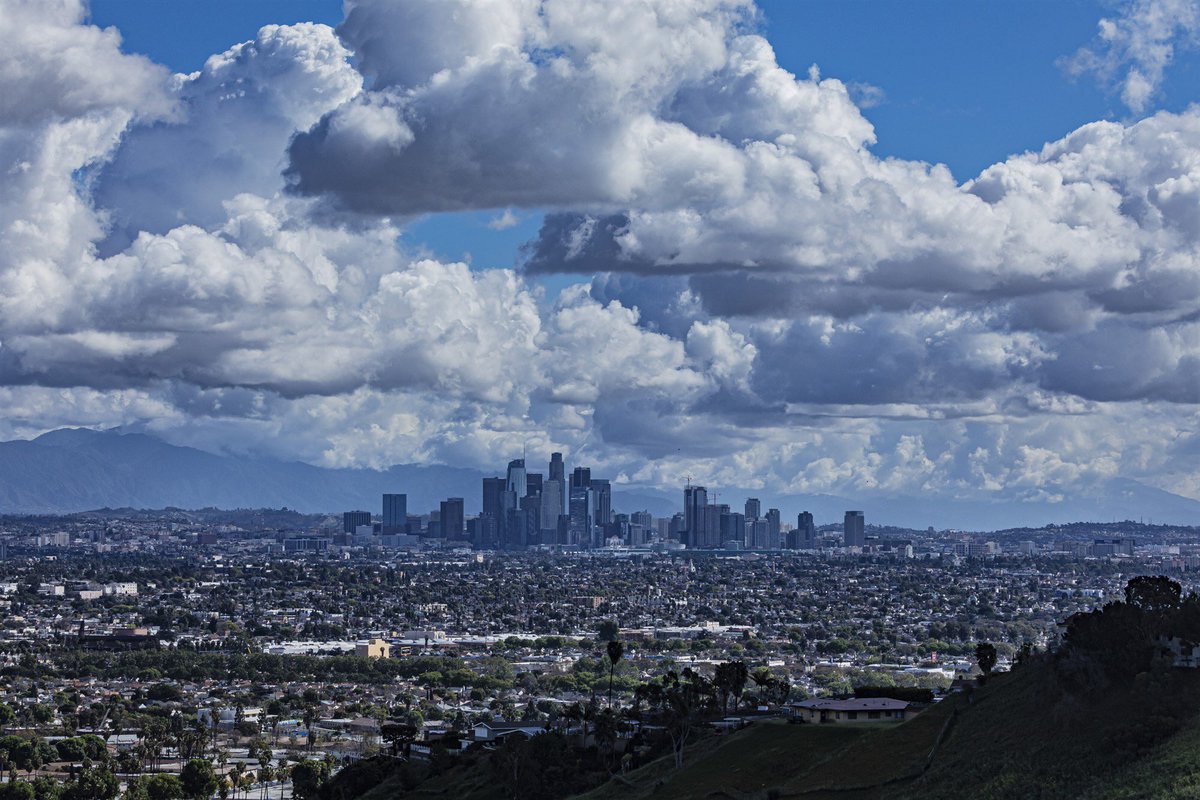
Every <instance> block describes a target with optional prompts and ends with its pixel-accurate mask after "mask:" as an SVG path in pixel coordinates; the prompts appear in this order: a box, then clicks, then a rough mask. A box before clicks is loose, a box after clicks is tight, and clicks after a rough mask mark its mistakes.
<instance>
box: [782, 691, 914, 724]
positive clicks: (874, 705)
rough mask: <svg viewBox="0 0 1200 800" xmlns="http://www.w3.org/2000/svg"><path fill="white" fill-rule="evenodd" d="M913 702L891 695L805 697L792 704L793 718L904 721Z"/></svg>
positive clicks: (837, 720) (803, 720) (835, 720)
mask: <svg viewBox="0 0 1200 800" xmlns="http://www.w3.org/2000/svg"><path fill="white" fill-rule="evenodd" d="M910 705H911V704H910V703H909V702H908V701H906V700H893V699H892V698H890V697H861V698H853V699H850V700H830V699H817V700H801V701H800V702H798V703H792V705H791V709H792V718H793V719H798V720H800V721H802V722H816V723H822V722H825V723H830V722H833V723H846V722H903V721H904V720H905V719H906V718H907V717H909V716H911V712H910Z"/></svg>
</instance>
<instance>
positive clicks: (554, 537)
mask: <svg viewBox="0 0 1200 800" xmlns="http://www.w3.org/2000/svg"><path fill="white" fill-rule="evenodd" d="M474 523H475V529H474V531H473V534H474V535H473V539H474V541H475V543H476V545H477V546H479V547H483V548H486V549H522V548H525V547H529V546H533V545H557V546H563V547H599V546H601V545H603V544H604V543H605V541H606V540H607V538H608V536H609V534H610V533H616V532H614V531H612V530H611V527H612V525H613V511H612V485H611V484H610V482H609V481H608V479H606V478H593V477H592V471H591V469H589V468H588V467H576V468H575V470H574V471H573V472H571V474H570V475H568V474H567V472H566V463H565V462H564V461H563V457H562V453H553V454H551V456H550V463H549V464H548V469H547V472H546V473H540V472H530V471H528V469H527V468H526V466H525V459H524V458H518V459H514V460H512V461H510V462H509V463H508V470H507V472H506V474H505V476H504V477H503V478H499V477H497V478H484V479H483V511H482V513H481V514H480V515H479V517H477V518H476V519H475V520H474ZM617 535H619V533H618V534H617Z"/></svg>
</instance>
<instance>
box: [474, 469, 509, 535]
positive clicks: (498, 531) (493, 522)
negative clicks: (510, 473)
mask: <svg viewBox="0 0 1200 800" xmlns="http://www.w3.org/2000/svg"><path fill="white" fill-rule="evenodd" d="M506 483H507V481H506V479H504V478H484V479H483V513H482V514H480V515H479V516H480V522H479V524H478V525H476V530H477V531H478V532H479V533H480V537H481V538H480V540H479V541H477V542H475V546H476V547H479V548H481V549H484V550H494V549H496V548H497V547H499V546H500V543H501V541H502V540H503V536H502V531H503V528H504V522H505V508H504V507H505V502H504V501H505V498H506V496H507V495H508V492H506V491H505V485H506Z"/></svg>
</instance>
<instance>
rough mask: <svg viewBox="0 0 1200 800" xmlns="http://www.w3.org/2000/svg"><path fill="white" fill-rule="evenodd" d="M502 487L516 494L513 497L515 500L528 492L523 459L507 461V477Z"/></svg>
mask: <svg viewBox="0 0 1200 800" xmlns="http://www.w3.org/2000/svg"><path fill="white" fill-rule="evenodd" d="M504 488H505V489H506V490H507V491H510V492H512V493H513V494H514V495H516V498H515V499H517V500H519V499H521V498H522V497H524V496H525V495H526V494H527V493H528V490H529V487H528V484H527V483H526V480H525V459H523V458H514V459H513V460H512V461H510V462H508V478H507V484H506V485H505V487H504ZM514 507H515V506H514Z"/></svg>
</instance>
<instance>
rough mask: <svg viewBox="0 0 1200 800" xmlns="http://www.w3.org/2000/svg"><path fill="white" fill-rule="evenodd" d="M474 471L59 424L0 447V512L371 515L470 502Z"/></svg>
mask: <svg viewBox="0 0 1200 800" xmlns="http://www.w3.org/2000/svg"><path fill="white" fill-rule="evenodd" d="M482 477H483V476H482V473H480V472H477V471H475V470H470V469H458V468H455V467H441V466H434V467H419V466H407V465H406V466H396V467H392V468H391V469H388V470H384V471H377V470H367V469H323V468H321V467H314V466H312V465H309V464H301V463H297V462H285V461H276V460H272V459H256V458H246V457H239V456H228V455H223V456H219V455H213V454H212V453H206V452H203V451H201V450H196V449H194V448H191V447H176V446H175V445H171V444H167V443H166V442H164V441H162V440H160V439H157V438H155V437H153V436H148V435H145V434H139V433H127V434H120V433H116V432H113V431H105V432H98V431H90V430H82V429H69V430H67V429H64V430H58V431H52V432H51V433H47V434H45V435H43V436H39V437H38V438H37V439H34V440H33V441H15V442H4V443H2V444H0V513H14V512H40V513H53V512H66V511H86V510H90V509H95V508H103V507H109V508H118V507H125V506H128V507H132V508H164V507H166V506H175V507H177V508H203V507H209V506H215V507H218V508H264V507H265V508H282V507H287V508H292V509H296V510H298V511H304V512H322V511H343V510H349V509H363V510H366V511H372V512H378V511H379V508H380V505H381V501H380V495H382V494H383V493H384V492H403V493H407V494H408V498H409V501H408V502H409V508H410V509H412V510H413V512H414V513H419V512H423V511H428V510H430V509H431V508H436V507H437V503H438V502H439V501H441V500H443V499H445V498H447V497H462V498H464V499H465V500H466V505H467V507H468V508H475V509H477V508H478V507H479V503H480V495H481V491H482V488H481V478H482Z"/></svg>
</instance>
